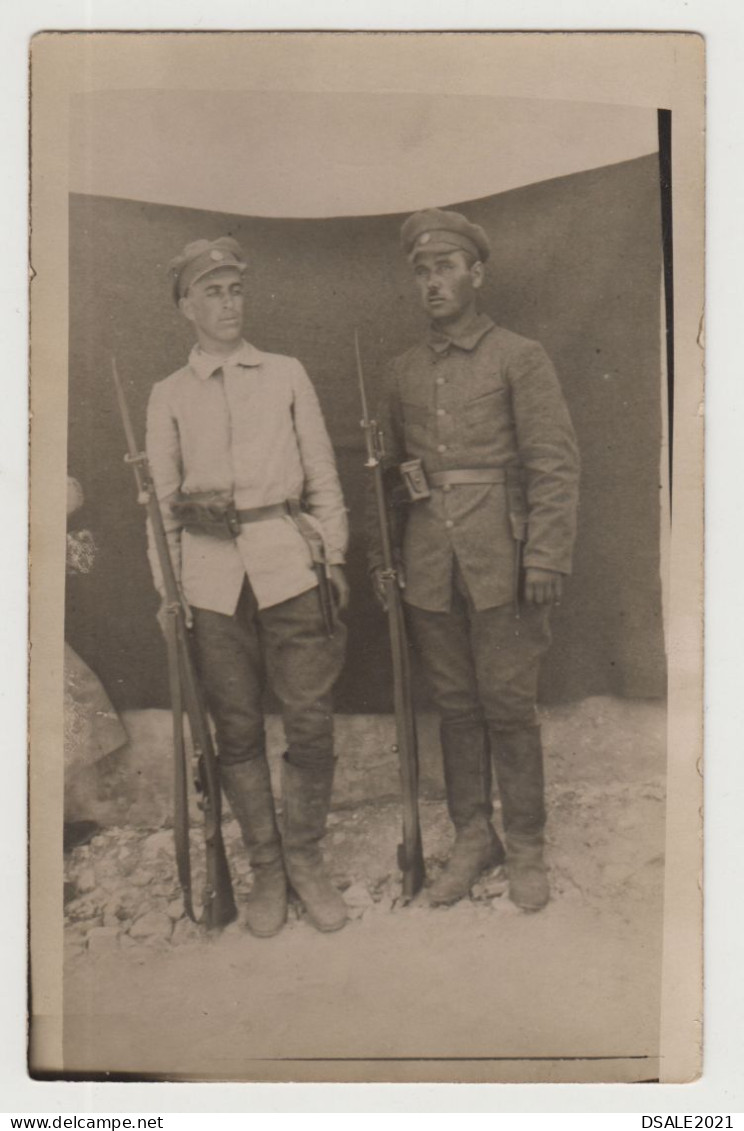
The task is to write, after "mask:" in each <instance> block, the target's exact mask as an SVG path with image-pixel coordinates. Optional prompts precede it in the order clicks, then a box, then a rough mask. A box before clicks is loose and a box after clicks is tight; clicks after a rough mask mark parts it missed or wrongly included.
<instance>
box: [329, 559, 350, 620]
mask: <svg viewBox="0 0 744 1131" xmlns="http://www.w3.org/2000/svg"><path fill="white" fill-rule="evenodd" d="M328 576H329V579H330V582H331V585H332V586H333V589H334V592H335V594H336V607H337V608H338V611H339V612H340V613H342V612H343V611H344V609H347V608H348V607H349V583H348V581H347V580H346V574H345V573H344V570H343V566H340V565H332V566H329V567H328Z"/></svg>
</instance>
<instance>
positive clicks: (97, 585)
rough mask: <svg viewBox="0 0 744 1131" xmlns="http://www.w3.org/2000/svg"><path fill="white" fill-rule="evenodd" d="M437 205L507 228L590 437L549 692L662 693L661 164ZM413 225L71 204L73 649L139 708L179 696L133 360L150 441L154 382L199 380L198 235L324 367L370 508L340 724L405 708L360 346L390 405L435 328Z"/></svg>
mask: <svg viewBox="0 0 744 1131" xmlns="http://www.w3.org/2000/svg"><path fill="white" fill-rule="evenodd" d="M426 203H434V202H433V201H430V202H426ZM437 203H438V204H440V205H441V206H443V207H453V208H458V209H461V210H462V211H463V212H465V214H466V215H467V216H468V217H470V219H472V220H474V221H475V222H477V223H479V224H482V225H483V227H484V228H485V229H486V230H487V231H488V233H489V234H490V237H491V240H492V245H493V256H492V260H491V262H490V264H489V273H488V280H487V284H486V286H485V288H484V290H483V291H482V306H483V309H484V310H485V311H486V312H487V313H489V314H490V315H491V316H492V317H493V318H494V320H495V321H496V322H497V323H499V324H501V325H503V326H506V327H508V328H509V329H511V330H514V331H516V332H517V333H520V334H524V335H526V336H527V337H530V338H537V339H539V340H540V341H541V342H542V343H543V345H544V346H545V348H546V349H547V351H548V353H549V355H550V356H551V358H552V359H553V361H554V363H555V365H556V368H557V370H558V374H559V376H560V379H561V382H562V385H563V389H564V392H565V395H566V399H567V401H568V405H569V408H570V411H571V415H572V418H573V421H574V425H575V428H576V431H577V434H578V440H579V446H580V449H581V457H582V489H581V508H580V519H579V535H578V541H577V546H576V563H575V571H574V575H573V577H572V578H571V580H570V582H569V585H568V593H567V595H566V598H565V600H564V602H563V604H562V606H561V607H560V608H559V609H558V610H556V615H555V617H554V621H553V636H554V643H553V647H552V649H551V651H550V653H549V656H548V658H547V660H546V661H545V664H544V670H543V673H542V685H541V697H542V699H543V700H544V701H546V702H550V701H552V702H555V701H558V700H568V699H579V698H582V697H584V696H588V695H598V694H615V695H623V696H634V697H635V696H637V697H655V696H661V695H663V694H664V691H665V686H666V673H665V660H664V647H663V636H662V619H661V595H660V578H659V537H660V485H659V466H660V438H661V380H660V368H659V367H660V330H659V327H660V306H659V303H660V279H661V267H660V219H659V215H660V213H659V174H658V159H657V157H656V156H655V155H651V156H648V157H642V158H639V159H637V160H633V161H628V162H624V163H622V164H619V165H612V166H608V167H604V168H600V169H594V170H590V171H589V172H584V173H579V174H576V175H573V176H568V177H561V178H559V179H556V180H551V181H543V182H540V183H538V184H533V185H529V186H527V187H525V188H520V189H516V190H513V191H511V192H507V193H502V194H499V195H497V196H492V197H487V198H485V199H480V200H475V201H467V202H464V203H458V202H449V201H439V202H437ZM401 221H402V217H401V216H394V215H391V216H376V217H359V218H344V219H322V220H314V219H313V220H306V219H303V220H268V219H256V218H251V217H246V216H227V215H223V214H217V213H212V212H201V211H194V210H191V209H186V208H176V207H168V206H164V205H153V204H146V203H140V202H138V201H132V200H118V199H112V198H106V197H95V196H82V195H78V196H72V197H71V199H70V369H69V388H70V401H69V470H70V473H71V474H73V475H75V476H76V477H77V478H78V479H79V480H80V482H81V484H82V485H83V490H84V491H85V494H86V498H87V500H88V507H89V511H90V524H91V525H94V526H95V530H96V540H97V542H98V545H99V548H100V552H99V558H98V560H97V563H96V568H95V570H93V571H92V572H91V573H90V574H89V575H88V576H87V577H86V578H85V585H80V584H79V583H78V584H75V585H72V584H71V585H70V586H68V600H67V622H66V636H67V639H68V640H69V641H70V643H71V644H72V645H73V647H74V648H75V649H76V650H77V651H78V652H79V653H80V654H81V656H83V657H84V659H85V660H86V661H87V662H88V663H89V664H90V666H91V667H92V668H93V669H94V670H95V671H96V672H97V673H98V674H99V676H100V677H101V679H102V680H103V682H104V683H105V685H106V687H107V688H108V689H109V692H110V694H111V698H112V699H113V701H114V703H115V705H116V706H117V707H118V708H120V709H121V708H126V707H153V706H157V707H163V706H165V705H166V704H167V681H166V674H165V659H164V650H163V643H162V640H161V637H160V633H159V629H158V628H157V625H156V622H155V610H156V607H157V604H158V600H157V597H156V595H155V593H154V591H153V588H152V583H151V580H150V575H149V570H148V566H147V562H146V557H145V536H144V517H143V512H142V508H141V507H139V506H138V505H137V503H136V500H135V492H134V484H133V480H132V475H131V471H130V469H129V468H128V467H127V466H125V464H124V463H123V461H122V456H123V452H124V442H123V438H122V432H121V425H120V423H119V420H118V417H117V414H116V411H115V405H114V397H113V390H112V384H111V379H110V366H111V354H112V353H115V354H116V355H117V360H118V365H119V371H120V373H121V374H122V377H123V379H124V382H125V385H126V388H127V391H128V394H129V398H130V407H131V411H132V415H133V418H134V421H135V427H136V429H137V432H138V436H139V437H140V438H141V440H144V422H145V410H146V405H147V399H148V395H149V392H150V388H151V387H152V385H153V383H154V382H155V381H157V380H160V379H161V378H162V377H164V376H166V375H167V374H169V373H171V372H172V371H173V370H174V369H176V368H177V367H178V366H180V365H181V364H183V361H184V359H185V357H186V355H187V352H188V350H189V348H190V345H191V340H190V336H189V330H188V327H187V326H186V324H185V323H184V322H183V320H182V319H181V317H180V315H179V314H178V312H177V311H176V309H175V307H174V306H173V303H172V300H171V298H170V295H169V287H168V283H167V280H166V278H165V270H166V266H167V263H168V262H169V260H170V259H171V258H172V256H173V255H174V254H175V253H176V252H178V251H179V250H180V249H181V248H182V247H183V245H184V244H185V243H187V242H188V241H189V240H193V239H196V238H199V237H202V236H204V237H207V238H215V237H217V236H220V235H225V234H227V233H229V234H230V235H232V236H234V237H235V238H237V239H238V240H239V241H240V243H241V244H242V245H243V247H244V248H245V251H246V254H247V258H248V261H249V264H250V278H251V282H250V284H249V293H248V297H247V304H246V305H247V336H248V337H249V339H250V340H252V341H253V342H254V343H255V344H256V345H257V346H258V347H259V348H261V349H264V350H269V351H276V352H278V353H285V354H291V355H294V356H297V357H299V358H300V359H301V360H302V362H303V363H304V365H305V367H306V368H307V370H308V372H309V373H310V375H311V377H312V379H313V381H314V384H315V387H316V389H317V391H318V394H319V397H320V400H321V403H322V406H323V410H324V412H325V416H326V421H327V424H328V428H329V431H330V434H331V438H332V440H333V442H334V445H335V448H336V452H337V456H338V464H339V471H340V474H341V479H342V482H343V487H344V492H345V495H346V501H347V505H348V506H349V508H350V519H351V547H350V555H349V576H350V581H351V585H352V592H353V597H352V604H351V609H350V612H349V618H348V622H349V630H350V642H351V645H350V648H349V656H348V661H347V665H346V669H345V672H344V675H343V677H342V679H341V682H340V685H339V688H338V695H337V703H338V708H339V710H341V711H347V712H376V711H387V710H390V708H391V690H390V680H389V663H388V652H387V641H386V637H385V625H384V622H383V618H382V616H381V615H380V614H379V613H378V612H377V609H376V606H375V604H374V601H373V599H372V596H371V592H370V589H369V584H368V580H367V574H366V565H365V548H364V544H363V535H362V525H363V523H362V512H363V490H364V476H365V471H364V467H363V462H364V455H363V451H362V436H361V431H360V429H359V415H360V411H359V404H358V394H357V387H356V375H355V366H354V347H353V334H354V328H355V327H358V329H359V334H360V340H361V343H362V349H363V353H364V357H365V363H366V370H367V374H368V380H369V382H370V385H371V386H372V387H373V389H374V388H375V387H376V385H377V383H378V382H379V379H380V376H381V374H382V371H383V368H384V365H385V363H386V361H387V360H388V359H389V358H391V357H394V356H395V355H396V354H398V353H400V352H402V351H403V350H404V349H406V348H407V347H408V346H409V345H410V344H412V343H413V342H414V341H415V340H416V339H417V338H419V337H420V336H421V335H422V333H423V332H424V323H423V318H422V315H421V313H420V312H419V310H418V308H417V305H416V298H415V295H414V294H413V291H412V288H411V282H410V278H409V273H408V268H407V264H406V263H405V262H404V261H402V259H401V256H400V253H399V251H398V231H399V228H400V224H401ZM420 695H421V702H422V704H424V703H425V702H426V696H425V692H424V691H423V689H422V690H421V692H420Z"/></svg>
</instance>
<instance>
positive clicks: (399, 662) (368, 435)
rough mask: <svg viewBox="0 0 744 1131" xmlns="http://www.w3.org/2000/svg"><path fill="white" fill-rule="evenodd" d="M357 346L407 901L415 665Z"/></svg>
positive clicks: (415, 877)
mask: <svg viewBox="0 0 744 1131" xmlns="http://www.w3.org/2000/svg"><path fill="white" fill-rule="evenodd" d="M354 347H355V351H356V362H357V373H358V377H359V392H360V396H361V402H362V429H363V431H364V437H365V443H366V448H367V459H366V463H365V466H366V467H367V468H368V470H369V471H370V472H371V474H372V479H373V487H374V494H375V506H376V510H377V519H378V526H379V532H380V546H381V550H382V559H383V568H382V571H381V578H382V584H383V586H384V591H385V604H386V608H387V618H388V632H389V636H390V656H391V660H392V668H393V699H394V708H395V730H396V736H397V750H398V761H399V767H400V783H401V795H402V800H403V840H402V843H401V844H400V845H399V846H398V866H399V867H400V870H401V872H402V875H403V898H404V900H405V901H406V902H408V901H409V900H411V899H413V897H414V896H415V895H416V894H417V893H418V892H419V891H420V890H421V888H422V887H423V884H424V879H425V876H426V871H425V866H424V852H423V845H422V841H421V823H420V820H419V811H418V781H419V767H418V737H417V734H416V715H415V713H414V709H413V695H412V689H411V671H410V661H409V654H408V639H407V634H406V625H405V619H404V616H403V602H402V601H401V596H400V581H399V575H398V570H397V568H396V564H395V560H394V557H393V548H392V537H391V532H390V520H389V514H388V506H387V499H386V495H385V485H384V482H383V470H382V460H383V455H384V452H383V441H382V436H381V434H380V432H379V430H378V428H377V424H376V422H375V421H374V420H372V419H370V415H369V409H368V406H367V393H366V389H365V386H364V371H363V369H362V358H361V353H360V350H359V335H358V333H357V332H356V331H355V332H354Z"/></svg>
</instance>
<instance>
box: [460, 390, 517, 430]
mask: <svg viewBox="0 0 744 1131" xmlns="http://www.w3.org/2000/svg"><path fill="white" fill-rule="evenodd" d="M508 413H509V394H508V390H507V389H491V390H489V392H487V393H482V394H481V396H479V397H474V398H473V400H471V401H466V403H465V404H464V405H463V407H462V416H461V419H462V422H463V425H464V429H465V438H466V439H467V440H470V441H471V442H475V443H485V442H487V441H488V440H491V439H493V438H494V437H495V435H496V433H497V432H498V431H499V427H500V425H501V424H502V423H503V420H504V417H505V416H508Z"/></svg>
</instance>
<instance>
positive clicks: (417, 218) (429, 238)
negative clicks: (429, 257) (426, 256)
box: [400, 208, 491, 263]
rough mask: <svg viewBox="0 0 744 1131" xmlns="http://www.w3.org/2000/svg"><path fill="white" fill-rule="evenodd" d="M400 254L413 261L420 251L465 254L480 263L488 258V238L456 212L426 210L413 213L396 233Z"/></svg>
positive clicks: (489, 250) (481, 229) (489, 251)
mask: <svg viewBox="0 0 744 1131" xmlns="http://www.w3.org/2000/svg"><path fill="white" fill-rule="evenodd" d="M400 242H401V246H402V248H403V251H404V252H405V254H406V255H407V256H408V258H409V259H410V260H411V262H413V261H414V259H415V258H416V256H417V255H418V253H419V252H420V251H421V252H424V251H435V252H441V251H458V250H459V251H469V252H470V253H471V254H472V255H475V256H477V258H478V259H480V260H481V261H482V262H483V263H485V261H486V260H487V259H488V257H489V255H490V254H491V247H490V244H489V242H488V236H487V235H486V233H485V232H484V231H483V228H481V226H480V224H471V222H470V220H467V219H466V218H465V217H464V216H462V215H461V214H460V213H459V212H447V211H445V210H444V209H442V208H426V209H425V210H424V211H423V212H414V214H413V216H409V217H408V219H407V220H406V221H405V223H404V224H403V227H402V228H401V230H400Z"/></svg>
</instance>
